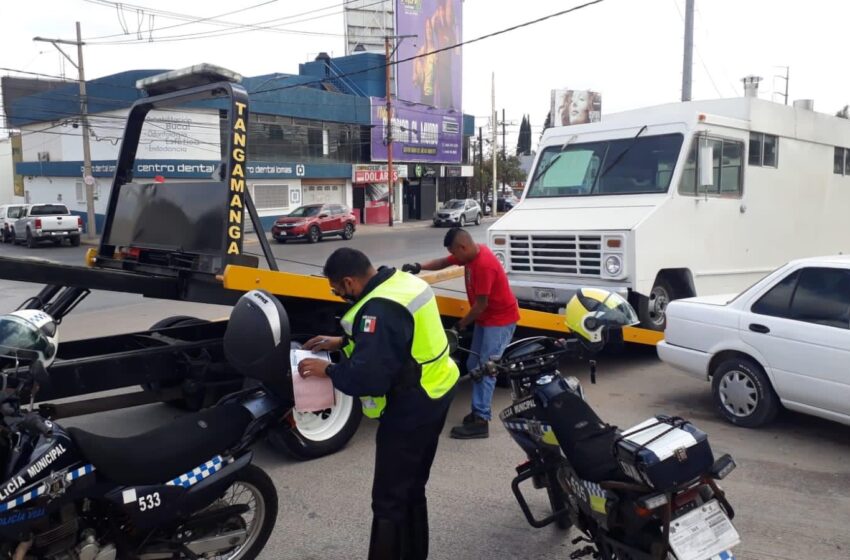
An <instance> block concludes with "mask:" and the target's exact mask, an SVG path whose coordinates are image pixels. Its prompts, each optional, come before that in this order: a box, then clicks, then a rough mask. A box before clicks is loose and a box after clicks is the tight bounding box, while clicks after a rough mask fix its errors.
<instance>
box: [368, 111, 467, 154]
mask: <svg viewBox="0 0 850 560" xmlns="http://www.w3.org/2000/svg"><path fill="white" fill-rule="evenodd" d="M371 102H372V139H371V140H372V161H387V145H386V135H387V134H386V132H387V107H386V100H385V99H384V98H381V97H372V98H371ZM462 156H463V115H462V114H461V113H460V112H454V111H451V110H448V109H430V108H428V107H425V106H423V105H416V106H408V105H406V104H404V103H396V104H394V105H393V160H394V161H399V162H401V161H404V162H423V163H460V161H461V158H462Z"/></svg>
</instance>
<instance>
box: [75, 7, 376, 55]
mask: <svg viewBox="0 0 850 560" xmlns="http://www.w3.org/2000/svg"><path fill="white" fill-rule="evenodd" d="M87 1H94V0H87ZM352 1H354V0H348V2H344V3H343V4H342V5H343V6H344V5H345V4H347V3H350V2H352ZM385 1H386V0H376V1H374V2H372V3H371V4H366V5H365V6H363V7H369V6H375V5H377V4H383V3H384V2H385ZM335 7H339V6H332V7H331V8H335ZM324 9H328V8H324ZM315 11H320V10H313V11H310V12H305V14H309V13H312V12H315ZM342 13H344V10H343V11H338V12H331V13H327V14H321V15H317V16H313V17H308V18H304V19H300V20H296V21H287V20H290V19H292V18H294V17H298V16H297V15H294V16H285V17H281V18H275V19H272V20H269V21H266V22H257V23H245V24H240V23H235V22H234V23H232V24H230V28H231V29H232V31H223V32H222V31H199V32H196V33H185V34H177V35H166V36H165V37H158V38H153V37H150V38H149V39H144V38H140V39H126V40H116V41H93V42H89V43H88V44H89V45H134V44H141V43H167V42H176V41H189V40H195V39H208V38H218V37H226V36H229V35H236V34H240V33H247V32H250V31H271V32H275V33H283V34H295V35H315V36H322V37H326V36H331V37H345V36H346V35H345V34H344V33H328V32H321V31H306V30H298V29H285V28H283V27H281V26H279V25H278V26H270V25H268V24H269V23H275V22H280V21H287V23H285V24H283V25H295V24H298V23H304V22H308V21H313V20H317V19H322V18H326V17H330V16H334V15H338V14H342ZM301 15H303V14H301Z"/></svg>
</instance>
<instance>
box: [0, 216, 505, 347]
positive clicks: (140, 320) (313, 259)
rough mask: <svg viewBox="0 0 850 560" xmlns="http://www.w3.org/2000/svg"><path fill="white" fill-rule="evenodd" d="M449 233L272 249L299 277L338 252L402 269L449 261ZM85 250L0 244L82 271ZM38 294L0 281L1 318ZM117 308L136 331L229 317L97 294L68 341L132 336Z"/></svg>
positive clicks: (458, 287)
mask: <svg viewBox="0 0 850 560" xmlns="http://www.w3.org/2000/svg"><path fill="white" fill-rule="evenodd" d="M491 222H492V220H487V221H485V222H484V223H483V224H482V225H480V226H470V227H469V231H470V232H471V233H472V234H473V236H474V237H475V239H476V240H477V241H479V242H484V241H485V240H486V232H487V229H486V228H487V224H489V223H491ZM446 231H447V230H446V229H445V228H434V227H422V226H421V225H419V226H411V225H406V224H405V225H401V226H397V227H395V228H394V229H393V230H390V229H389V228H386V227H361V228H360V229H358V231H357V232H356V233H355V236H354V238H353V239H352V240H350V241H343V240H342V239H340V238H339V237H331V238H327V239H325V240H323V241H322V242H320V243H317V244H310V243H307V242H306V241H295V242H289V243H286V244H280V243H277V242H275V241H274V240H272V241H271V247H272V250H273V252H274V254H275V257H276V259H278V261H277V262H278V267H279V268H280V269H281V270H286V271H289V272H297V273H301V274H321V273H322V265H324V262H325V260H326V259H327V257H328V256H330V254H331V253H332V252H333V251H334V250H336V249H337V248H339V247H354V248H356V249H360V250H361V251H363V252H365V253H366V254H367V255H369V257H370V259H371V260H372V261H373V263H374V264H375V265H389V266H397V267H400V266H401V265H403V264H404V263H407V262H416V261H425V260H429V259H432V258H436V257H440V256H444V255H446V251H445V249H444V248H443V236H444V235H445V233H446ZM86 250H87V247H85V246H81V247H76V248H75V247H70V246H68V245H63V246H62V247H54V246H52V245H49V244H47V245H42V246H39V247H37V248H35V249H28V248H26V247H24V246H13V245H5V244H0V256H3V257H12V258H22V259H26V258H40V259H46V260H50V261H55V262H60V263H64V264H72V265H80V266H83V262H84V257H85V252H86ZM244 251H245V252H246V253H256V254H261V248H260V245H259V243H258V242H257V240H256V237H255V236H251V235H249V236H248V237H247V238H246V242H245V246H244ZM261 261H262V259H261ZM263 262H264V261H263ZM39 288H40V286H37V285H35V284H28V283H26V282H9V281H6V280H2V279H0V313H7V312H9V311H13V310H14V309H15V308H17V307H18V306H19V305H20V304H21V302H23V301H24V300H25V299H26V298H28V297H31V296H33V295H35V294H36V293H37V292H38V290H39ZM440 289H441V290H442V291H443V292H445V293H450V294H454V295H456V296H459V297H464V296H463V282H462V281H461V280H452V281H448V282H444V283H442V284H440ZM116 308H120V309H121V311H120V312H121V313H123V314H126V315H129V316H132V317H133V318H134V320H133V321H132V324H133V325H134V326H133V327H131V328H132V329H137V328H138V329H146V328H148V327H149V326H150V325H152V324H153V323H155V322H156V321H158V320H159V319H162V318H164V317H168V316H172V315H192V316H197V317H202V318H206V319H214V318H219V317H225V316H226V315H227V313H228V311H229V308H227V307H221V306H215V305H203V304H195V303H185V302H173V301H163V300H153V299H145V298H142V297H141V296H137V295H132V294H124V293H116V292H101V291H97V292H93V293H92V294H91V295H89V296H88V297H87V298H86V299H85V300H83V302H82V303H81V304H80V306H79V307H78V308H77V309H76V310H74V312H73V313H72V314H71V315H69V316H68V318H67V320H66V324H65V328H64V329H63V336H64V337H65V340H71V339H76V338H80V337H88V336H98V335H103V334H113V333H117V332H129V331H126V330H121V331H116V330H114V329H115V328H116V323H115V322H114V321H109V320H105V319H106V317H107V316H108V315H109V313H111V312H112V310H114V309H116ZM88 314H93V315H90V316H89V315H88ZM101 319H104V320H101ZM135 325H138V326H135ZM117 328H121V329H124V328H125V327H117Z"/></svg>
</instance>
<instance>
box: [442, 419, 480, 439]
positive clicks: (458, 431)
mask: <svg viewBox="0 0 850 560" xmlns="http://www.w3.org/2000/svg"><path fill="white" fill-rule="evenodd" d="M449 436H450V437H451V438H453V439H482V438H486V437H490V423H489V422H488V421H487V420H484V419H483V418H479V417H478V416H474V417H473V420H472V422H470V423H469V424H461V425H460V426H455V427H454V428H452V431H451V433H450V434H449Z"/></svg>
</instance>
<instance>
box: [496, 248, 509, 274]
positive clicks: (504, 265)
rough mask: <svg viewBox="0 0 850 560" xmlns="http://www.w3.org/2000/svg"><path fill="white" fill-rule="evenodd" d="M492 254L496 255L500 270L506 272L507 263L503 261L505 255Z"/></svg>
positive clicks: (499, 253) (498, 252)
mask: <svg viewBox="0 0 850 560" xmlns="http://www.w3.org/2000/svg"><path fill="white" fill-rule="evenodd" d="M493 254H494V255H496V260H497V261H499V264H501V265H502V268H504V269H505V270H507V268H508V265H507V262H506V261H505V254H504V253H502V252H501V251H496V252H494V253H493Z"/></svg>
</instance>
